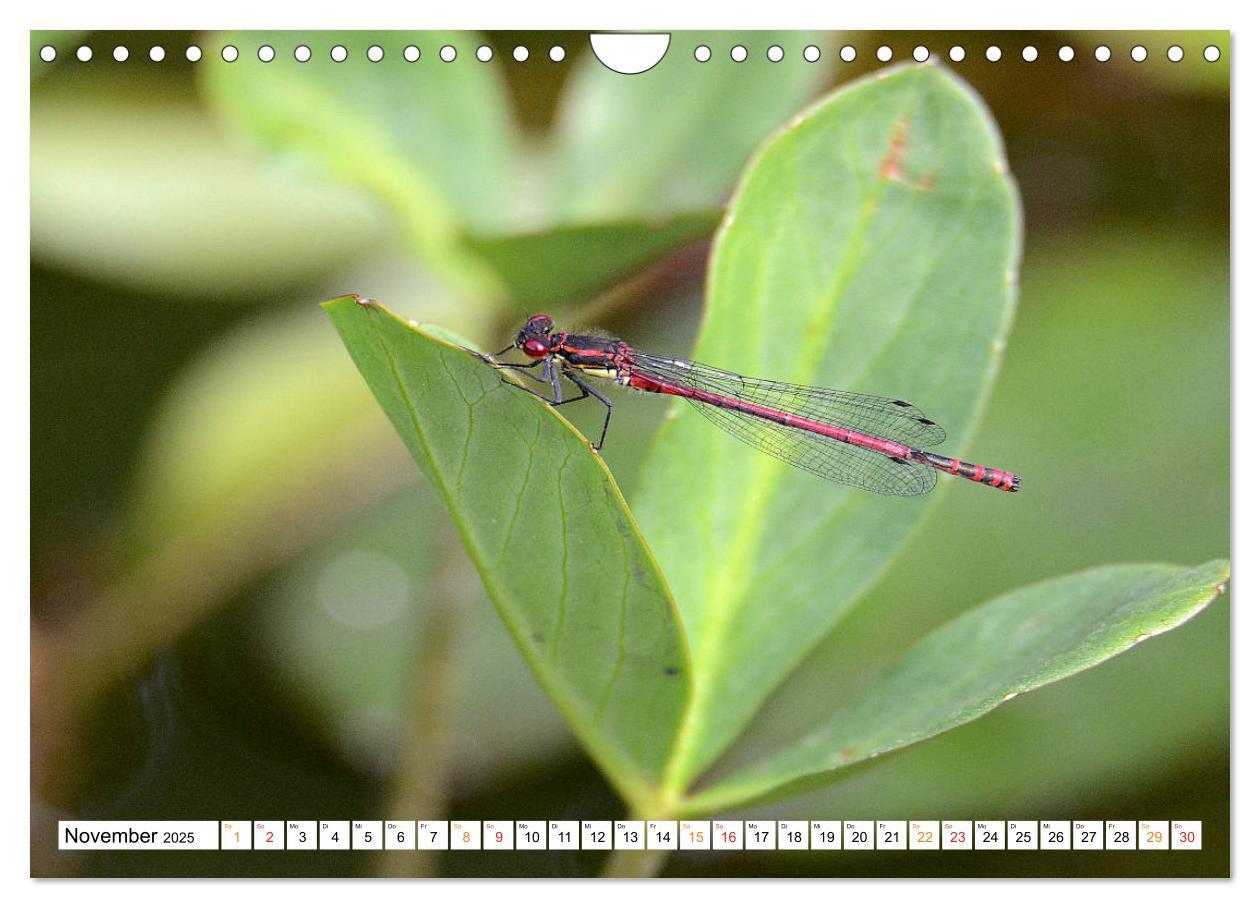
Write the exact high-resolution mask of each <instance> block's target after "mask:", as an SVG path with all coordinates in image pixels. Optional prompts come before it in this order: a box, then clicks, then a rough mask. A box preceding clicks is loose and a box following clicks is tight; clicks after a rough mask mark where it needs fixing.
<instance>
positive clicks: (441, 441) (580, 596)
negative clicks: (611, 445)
mask: <svg viewBox="0 0 1260 908" xmlns="http://www.w3.org/2000/svg"><path fill="white" fill-rule="evenodd" d="M325 307H326V309H327V310H328V313H329V315H330V316H331V317H332V320H333V323H334V324H335V325H336V327H337V330H338V332H339V333H340V334H341V337H342V340H343V341H344V342H345V344H346V347H347V348H348V349H349V351H350V354H351V356H352V357H353V358H354V361H355V364H356V365H357V366H358V367H359V371H360V372H361V373H362V374H363V377H364V378H365V379H366V381H367V383H368V385H369V387H371V389H372V391H373V393H374V394H375V395H376V398H377V400H378V401H379V402H380V404H381V407H382V408H383V409H384V410H385V412H386V414H387V415H388V416H389V417H390V419H391V421H392V422H393V424H394V427H395V428H396V429H397V430H398V432H399V434H400V435H401V436H402V438H403V440H404V441H405V442H406V444H407V447H408V448H409V449H410V450H411V453H412V456H413V457H414V458H415V459H416V462H417V463H419V464H420V466H421V468H422V469H423V470H424V472H425V474H426V475H427V476H428V477H429V478H430V480H431V481H432V482H433V486H434V488H435V489H436V490H437V491H438V494H439V495H440V497H441V498H442V499H443V501H444V502H445V504H446V506H447V508H448V509H449V511H450V513H451V517H452V519H453V520H454V522H455V526H456V528H457V530H458V531H459V534H460V536H461V538H462V540H463V543H464V546H465V548H466V549H467V550H468V553H469V554H470V555H471V557H472V560H473V562H474V563H475V564H476V566H477V569H478V571H479V572H480V573H481V577H482V580H483V582H484V583H485V585H486V589H487V591H488V592H489V594H490V597H491V599H492V600H493V601H494V603H495V605H496V606H497V607H498V608H499V611H500V613H501V614H502V616H503V619H504V621H505V623H506V624H507V626H508V629H509V630H510V631H511V633H512V635H513V637H515V639H516V642H517V645H518V646H519V647H520V649H521V651H522V652H523V653H524V655H525V658H526V660H527V661H528V662H529V663H530V665H531V667H532V668H533V669H534V671H535V673H536V674H537V675H538V678H539V680H540V682H541V683H542V685H543V687H544V688H545V689H546V690H547V692H548V694H550V696H551V697H552V699H553V700H554V701H555V702H556V704H557V705H558V706H559V707H560V710H561V711H562V712H563V713H564V714H565V716H566V718H567V719H568V720H569V722H570V723H571V724H572V726H573V728H574V731H575V732H576V733H577V735H578V737H579V738H580V739H581V740H582V742H583V744H584V745H585V746H586V747H587V749H588V750H589V751H590V753H591V754H592V756H594V758H595V759H596V760H597V761H598V762H599V763H600V764H601V766H602V767H603V769H604V770H605V772H607V773H608V775H609V778H610V780H611V781H612V783H613V784H614V785H615V786H616V787H617V789H618V790H619V791H620V792H621V793H622V795H623V796H624V797H626V798H627V799H628V800H630V801H631V802H642V801H643V799H644V798H645V797H646V793H647V792H649V791H650V790H651V788H652V786H653V785H654V783H655V780H656V779H657V777H658V776H659V774H660V772H661V770H662V768H663V766H664V763H665V760H666V758H667V757H668V753H669V743H670V741H671V740H672V738H673V734H674V731H675V730H676V728H677V724H678V721H679V719H680V717H681V714H682V709H683V705H684V703H685V702H686V699H687V697H688V695H689V693H690V687H691V668H690V663H689V657H688V654H687V649H686V645H685V642H684V639H683V635H682V629H681V625H680V623H679V621H678V616H677V613H676V611H675V609H674V607H673V604H672V602H671V600H670V597H669V592H668V590H667V589H666V586H665V582H664V580H663V579H662V577H661V575H660V572H659V570H658V568H657V566H656V563H655V562H654V561H653V559H652V556H651V554H650V553H649V552H648V550H647V548H646V547H645V546H644V544H643V540H642V537H641V536H640V535H639V532H638V529H637V527H636V526H635V523H634V519H633V517H631V515H630V512H629V510H628V509H627V508H626V504H625V501H624V500H623V499H622V497H621V494H620V493H619V492H618V491H617V488H616V486H615V485H614V484H613V483H612V481H611V477H610V476H609V474H608V471H607V468H606V467H604V465H603V462H602V461H601V460H600V459H599V458H598V457H596V456H595V455H594V453H593V452H592V451H591V447H590V444H589V443H588V442H587V441H586V440H585V439H584V438H583V437H582V436H581V435H579V434H578V433H577V432H576V431H575V430H573V428H572V427H571V426H569V425H568V424H567V423H566V422H565V421H564V420H563V419H561V418H559V417H558V416H557V415H556V413H555V411H553V410H551V409H550V408H548V407H547V406H546V405H545V404H543V403H541V402H539V401H533V400H531V399H526V398H525V397H524V396H523V395H522V394H521V392H520V391H518V390H514V389H511V388H509V387H507V386H506V385H505V384H503V383H502V382H501V381H500V378H499V374H498V373H497V372H496V371H495V370H494V369H492V368H490V367H488V366H487V365H485V364H484V363H483V362H480V361H479V360H478V359H476V358H474V357H473V356H471V355H470V354H469V353H468V352H467V351H466V350H463V349H461V348H460V347H458V346H455V345H453V344H450V343H446V342H444V341H441V340H438V339H437V338H435V337H433V336H431V335H430V334H426V333H425V332H423V331H421V330H419V329H418V328H415V327H412V326H410V325H408V324H407V323H406V322H403V321H401V320H399V319H398V318H397V317H395V316H394V315H393V314H391V313H389V312H388V311H386V310H385V309H383V308H382V307H381V306H379V305H378V304H375V303H370V302H361V301H359V300H357V299H356V298H355V297H353V296H350V297H341V298H339V299H336V300H332V301H330V302H328V303H326V304H325Z"/></svg>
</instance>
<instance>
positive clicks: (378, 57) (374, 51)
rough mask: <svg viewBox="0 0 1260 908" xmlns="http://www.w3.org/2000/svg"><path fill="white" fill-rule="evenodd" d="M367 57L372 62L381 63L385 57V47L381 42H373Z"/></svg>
mask: <svg viewBox="0 0 1260 908" xmlns="http://www.w3.org/2000/svg"><path fill="white" fill-rule="evenodd" d="M367 58H368V60H369V61H371V62H372V63H380V62H381V61H382V60H384V59H385V49H384V48H382V47H381V46H380V45H379V44H373V45H372V46H371V47H369V48H368V49H367Z"/></svg>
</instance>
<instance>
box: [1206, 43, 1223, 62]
mask: <svg viewBox="0 0 1260 908" xmlns="http://www.w3.org/2000/svg"><path fill="white" fill-rule="evenodd" d="M1220 58H1221V49H1220V48H1219V47H1217V46H1216V45H1215V44H1209V45H1208V46H1207V47H1205V48H1203V59H1204V60H1207V61H1208V62H1209V63H1215V62H1216V61H1217V60H1219V59H1220Z"/></svg>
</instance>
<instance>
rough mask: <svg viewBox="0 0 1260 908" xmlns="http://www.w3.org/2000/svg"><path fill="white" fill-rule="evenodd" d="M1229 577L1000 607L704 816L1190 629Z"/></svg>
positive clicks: (1188, 577)
mask: <svg viewBox="0 0 1260 908" xmlns="http://www.w3.org/2000/svg"><path fill="white" fill-rule="evenodd" d="M1228 579H1229V567H1228V565H1227V564H1226V562H1224V561H1213V562H1209V563H1208V564H1204V565H1200V566H1199V567H1194V568H1178V567H1172V566H1168V565H1112V566H1108V567H1104V568H1097V569H1095V570H1092V571H1086V572H1084V573H1080V574H1072V575H1069V576H1067V577H1059V578H1055V579H1053V580H1049V581H1045V582H1042V583H1038V584H1034V585H1033V586H1028V587H1024V588H1023V589H1020V590H1016V591H1014V592H1012V593H1008V594H1006V595H1005V596H1001V597H999V598H997V599H994V600H993V601H991V602H988V603H986V604H984V605H981V606H978V607H977V608H974V609H972V610H971V611H969V612H966V613H964V614H963V615H961V616H960V617H958V618H955V619H954V620H953V621H950V622H949V623H947V624H945V625H944V626H942V627H940V628H938V629H937V630H936V631H934V632H933V633H931V634H929V635H928V636H927V637H925V638H924V639H923V640H921V641H920V642H919V643H918V644H916V645H915V646H914V647H913V648H911V649H910V651H909V652H907V653H906V654H905V655H904V656H903V657H902V658H901V659H900V660H899V661H898V662H897V663H896V664H895V665H894V666H893V667H892V668H891V669H889V670H888V671H887V672H885V673H884V674H883V676H882V677H880V678H879V679H877V680H876V681H875V682H874V683H873V684H871V686H870V687H869V688H868V689H867V690H866V691H865V692H864V693H863V694H862V695H861V696H859V697H858V698H857V699H856V700H855V701H854V702H852V703H850V704H849V705H847V706H844V707H842V708H841V709H840V710H838V711H837V712H836V713H835V714H834V715H832V717H831V718H830V719H828V720H827V721H826V722H824V723H823V725H822V726H821V727H820V728H818V729H817V730H816V731H814V732H812V733H811V734H810V735H809V736H807V737H806V738H804V739H802V740H800V741H798V742H796V743H795V744H793V745H790V746H789V747H787V748H785V749H784V750H782V751H781V752H780V753H778V754H776V755H774V756H773V757H771V758H769V759H768V760H766V761H764V762H763V763H760V764H758V765H756V766H753V767H751V768H749V769H747V770H745V771H743V772H741V773H738V774H737V775H735V776H734V777H733V778H730V779H727V780H723V781H721V782H719V783H717V784H716V785H714V786H713V787H711V788H708V789H706V790H704V791H701V792H700V793H698V794H697V795H696V796H695V806H693V808H692V809H695V810H700V811H711V810H714V809H722V808H725V807H729V806H733V805H735V804H738V803H741V802H744V801H747V800H751V799H755V798H761V797H765V796H767V795H769V794H771V793H772V792H774V791H775V790H777V789H780V788H784V787H786V786H789V785H799V784H825V783H826V782H827V781H829V780H830V779H831V778H832V776H833V774H834V773H836V772H837V771H839V770H841V769H843V768H845V767H847V766H851V765H853V764H855V763H859V762H861V761H863V760H869V759H871V758H872V757H875V756H878V755H880V754H883V753H887V752H888V751H891V750H896V749H898V748H901V747H905V746H906V745H908V744H913V743H914V742H916V741H922V740H924V739H926V738H930V737H932V736H933V735H938V734H941V733H942V732H945V731H948V730H949V729H951V728H954V727H955V726H958V725H962V724H964V723H967V722H971V721H972V720H974V719H976V718H978V717H979V716H982V715H984V714H985V713H987V712H988V711H990V710H991V709H994V708H995V707H997V706H999V705H1000V704H1001V703H1003V702H1005V701H1006V700H1010V699H1012V698H1013V697H1015V696H1016V695H1018V694H1021V693H1025V692H1027V691H1030V690H1035V689H1036V688H1038V687H1041V686H1043V685H1046V684H1050V683H1051V682H1054V681H1058V680H1059V679H1061V678H1066V677H1068V676H1069V675H1073V674H1075V673H1077V672H1080V671H1084V670H1085V669H1087V668H1090V667H1091V666H1094V665H1097V664H1098V663H1100V662H1103V661H1105V660H1107V659H1110V658H1111V657H1112V656H1116V655H1118V654H1120V653H1122V652H1124V651H1125V650H1127V649H1129V648H1130V647H1132V646H1134V645H1136V644H1138V643H1140V642H1142V641H1143V640H1146V639H1147V638H1149V637H1152V636H1154V635H1156V634H1162V633H1164V632H1165V631H1169V630H1172V629H1173V628H1175V627H1177V626H1178V625H1180V624H1183V623H1184V622H1186V621H1188V620H1190V618H1192V617H1194V616H1195V615H1196V614H1198V613H1199V612H1200V611H1201V610H1203V609H1204V608H1205V607H1207V605H1208V604H1209V603H1210V602H1212V601H1213V600H1214V599H1215V598H1216V597H1217V596H1218V595H1220V593H1221V591H1222V590H1223V586H1224V584H1225V582H1226V581H1227V580H1228Z"/></svg>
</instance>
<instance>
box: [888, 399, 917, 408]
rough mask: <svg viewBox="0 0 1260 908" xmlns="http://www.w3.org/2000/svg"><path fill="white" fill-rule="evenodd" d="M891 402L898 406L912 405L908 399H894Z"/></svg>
mask: <svg viewBox="0 0 1260 908" xmlns="http://www.w3.org/2000/svg"><path fill="white" fill-rule="evenodd" d="M893 403H895V404H896V405H897V406H899V407H913V406H914V404H912V403H910V401H908V400H894V401H893Z"/></svg>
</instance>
